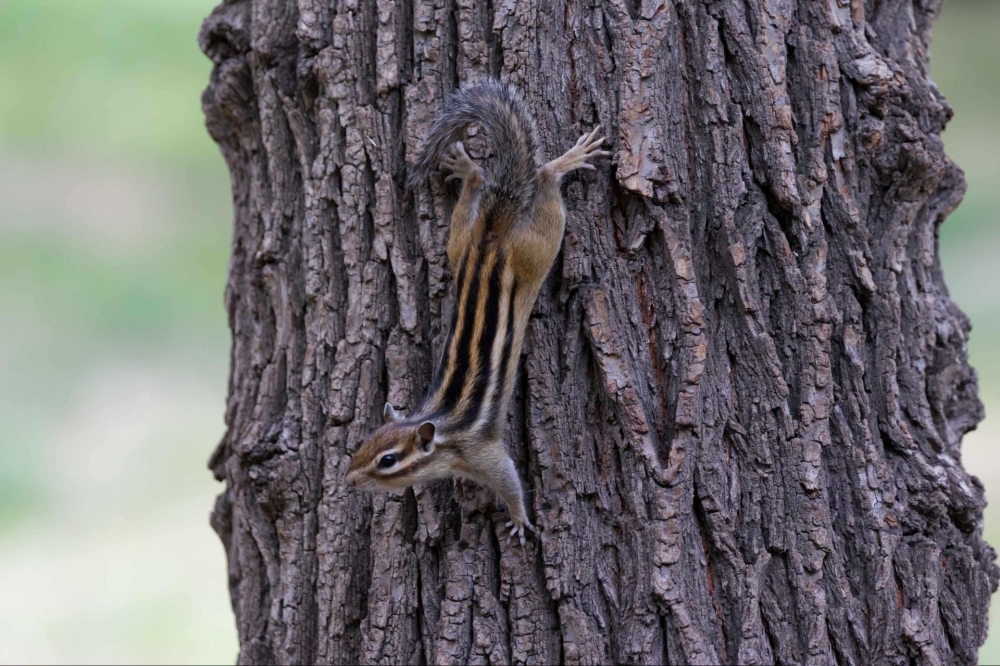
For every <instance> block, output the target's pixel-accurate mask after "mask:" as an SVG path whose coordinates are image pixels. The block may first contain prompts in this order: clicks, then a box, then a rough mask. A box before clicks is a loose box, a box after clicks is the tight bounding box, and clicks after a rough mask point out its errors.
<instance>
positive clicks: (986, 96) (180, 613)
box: [0, 0, 1000, 663]
mask: <svg viewBox="0 0 1000 666" xmlns="http://www.w3.org/2000/svg"><path fill="white" fill-rule="evenodd" d="M214 4H215V0H5V1H4V2H3V3H0V90H2V91H3V94H2V95H0V330H2V331H3V335H2V336H0V433H3V434H2V435H0V459H2V460H3V461H4V464H3V465H0V590H3V593H2V594H0V662H28V661H31V662H38V661H75V662H102V661H103V662H109V661H117V662H121V661H126V662H141V661H145V662H231V661H232V660H233V659H234V657H235V653H236V639H235V631H234V628H233V622H232V616H231V613H230V610H229V604H228V594H227V590H226V569H225V563H224V558H223V554H222V548H221V545H220V544H219V542H218V539H217V538H216V537H215V535H214V534H213V533H212V532H211V530H210V528H209V527H208V520H207V515H208V511H209V508H210V507H211V505H212V501H213V497H214V495H215V493H216V492H218V489H219V488H218V486H217V485H216V484H215V482H214V481H213V480H212V478H211V475H210V474H209V473H208V471H207V470H206V469H205V462H206V460H207V458H208V455H209V454H210V452H211V450H212V447H213V446H214V444H215V442H216V441H217V440H218V438H219V437H220V435H221V433H222V413H223V407H224V398H225V384H226V365H227V362H228V333H227V330H226V322H225V312H224V309H223V304H222V292H223V287H224V283H225V270H226V261H227V254H228V246H229V236H230V220H231V211H230V198H229V180H228V176H227V174H226V170H225V166H224V164H223V162H222V160H221V158H220V157H219V154H218V151H217V149H216V147H215V145H214V144H213V143H212V142H211V140H210V139H209V138H208V136H207V135H206V133H205V131H204V127H203V119H202V115H201V110H200V102H199V100H200V94H201V90H202V89H203V88H204V86H205V84H206V82H207V80H208V75H209V72H210V63H209V62H208V60H207V59H206V58H204V56H202V55H201V53H200V52H199V51H198V48H197V43H196V35H197V31H198V28H199V25H200V22H201V20H202V19H203V18H204V17H205V16H206V15H207V14H208V13H209V11H211V9H212V6H213V5H214ZM998 34H1000V2H996V1H995V0H964V1H960V0H948V1H947V2H946V3H945V7H944V11H943V14H942V17H941V18H940V19H939V20H938V22H937V24H936V27H935V35H934V43H933V48H932V75H933V78H934V79H935V81H936V82H937V84H938V85H939V86H940V88H941V90H942V91H943V92H944V94H945V95H946V96H947V98H948V100H949V101H950V103H951V104H952V106H953V107H954V109H955V112H956V116H955V118H954V120H953V121H952V122H951V124H950V125H949V128H948V130H947V132H946V133H945V136H944V139H945V144H946V147H947V149H948V152H949V154H950V155H951V156H952V158H953V159H954V160H955V161H956V162H957V163H958V164H959V165H960V166H961V167H962V168H963V169H964V170H965V172H966V176H967V178H968V183H969V190H968V193H967V195H966V198H965V202H964V203H963V204H962V206H961V207H959V209H958V210H957V211H956V212H955V213H954V214H953V215H952V216H951V217H950V218H949V219H948V221H947V222H946V223H945V224H944V226H943V227H942V230H941V255H942V262H943V265H944V268H945V275H946V276H947V280H948V284H949V287H950V288H951V292H952V296H953V298H954V299H955V300H956V301H957V302H958V303H959V305H960V306H961V307H962V308H963V309H964V310H965V312H966V313H967V314H968V315H969V317H970V318H971V320H972V321H973V323H974V325H975V330H974V332H973V336H972V340H971V342H970V354H971V359H972V362H973V364H974V365H975V366H976V367H977V369H978V370H979V374H980V378H981V386H982V389H983V391H982V393H983V400H984V402H985V403H986V405H987V410H988V411H989V412H990V413H992V407H993V406H994V405H997V404H1000V349H998V348H997V347H996V346H995V345H992V344H991V342H992V341H993V340H995V339H996V338H997V334H998V333H1000V294H998V293H997V291H996V290H995V289H994V288H993V286H992V285H993V284H994V283H995V279H994V278H993V274H994V271H993V267H994V264H995V263H996V257H995V254H996V249H997V248H998V247H1000V224H997V222H998V221H1000V187H997V185H996V183H998V182H1000V151H998V150H996V146H997V145H1000V117H998V114H997V109H998V108H1000V50H997V49H996V48H995V42H996V36H997V35H998ZM991 424H992V420H988V421H987V422H986V423H985V424H984V427H983V428H982V429H981V430H980V431H978V432H976V433H973V434H972V435H970V436H969V437H968V438H967V440H966V445H965V452H964V460H965V464H966V466H967V467H969V468H970V469H974V470H976V473H977V474H979V475H980V477H981V478H982V479H983V480H984V482H985V484H986V488H987V490H988V491H989V492H990V493H991V494H994V493H998V492H1000V490H994V489H995V488H1000V461H997V462H994V461H993V460H992V458H993V457H994V456H992V455H991V454H990V451H991V449H992V447H994V446H995V445H996V444H997V442H998V441H1000V427H998V428H994V427H993V426H992V425H991ZM987 538H988V539H989V540H990V541H991V542H992V543H995V544H997V543H1000V516H998V519H994V515H993V509H992V508H990V509H988V510H987ZM994 608H995V609H996V610H1000V606H998V605H997V604H994ZM997 624H1000V617H997V616H995V617H994V622H993V626H994V627H995V626H997ZM981 661H982V662H983V663H1000V630H998V631H994V632H992V633H991V637H990V640H989V641H988V643H987V645H986V646H985V647H984V649H983V651H982V653H981Z"/></svg>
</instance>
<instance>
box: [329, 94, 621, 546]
mask: <svg viewBox="0 0 1000 666" xmlns="http://www.w3.org/2000/svg"><path fill="white" fill-rule="evenodd" d="M490 96H497V97H496V99H493V98H491V97H490ZM453 99H457V100H458V101H459V102H462V103H464V104H467V105H468V104H469V100H474V101H475V102H476V103H477V104H479V105H480V106H483V107H489V108H491V109H496V108H499V109H501V110H503V109H505V108H506V111H505V112H504V113H494V114H493V115H489V114H487V115H485V116H483V117H480V118H478V121H479V122H480V123H483V124H484V125H485V126H486V129H487V133H488V135H489V136H490V137H492V138H494V139H496V138H498V137H499V138H504V139H506V140H508V141H511V142H514V143H516V144H517V146H505V145H501V146H498V151H497V152H498V153H500V154H502V155H505V158H504V160H505V161H504V162H503V165H502V168H503V174H502V176H503V178H502V180H504V182H502V183H501V185H500V186H497V185H496V184H494V183H491V182H489V181H488V180H487V179H486V176H485V174H484V173H483V170H482V169H481V168H480V167H479V166H478V165H476V163H475V162H473V161H472V159H470V158H469V156H468V155H467V154H466V153H465V149H464V147H463V146H462V144H461V142H458V143H455V144H454V145H453V146H452V148H451V150H450V151H449V152H447V154H445V155H443V156H442V157H441V158H440V164H441V168H442V169H444V170H446V171H449V172H450V175H449V176H448V179H449V180H450V179H460V180H461V181H462V190H461V192H460V194H459V198H458V201H457V202H456V204H455V209H454V211H453V213H452V217H451V229H450V235H449V239H448V259H449V263H450V264H451V270H452V274H453V275H454V276H455V277H456V281H457V282H456V285H455V289H456V307H457V309H458V312H457V316H456V319H455V327H454V330H452V332H451V333H452V334H451V336H450V338H449V340H450V344H449V345H448V346H447V348H446V349H445V350H444V357H443V358H442V360H441V369H440V371H439V372H440V374H439V382H438V383H437V384H436V385H435V386H433V387H432V389H431V391H430V392H429V393H428V396H427V398H426V399H425V400H424V403H423V405H422V406H421V407H420V409H418V410H417V413H416V414H415V415H414V416H412V417H410V418H401V417H399V415H397V414H395V412H394V410H392V408H391V407H389V406H388V405H387V406H386V419H387V421H386V424H385V425H383V426H382V427H381V428H379V429H378V430H377V431H376V432H375V433H374V434H373V435H372V437H371V438H370V439H369V440H368V441H367V442H365V443H364V444H363V445H362V446H361V447H360V448H359V449H358V451H357V452H356V453H355V454H354V456H353V458H352V459H351V465H350V469H349V471H348V474H347V481H348V483H351V484H354V485H358V486H359V487H363V488H365V489H369V490H375V489H379V488H382V489H388V488H400V487H405V486H409V485H413V484H414V483H420V482H426V481H431V480H434V479H439V478H444V477H450V476H459V477H464V478H468V479H471V480H474V481H476V482H477V483H480V484H482V485H484V486H486V487H488V488H490V489H492V490H493V491H495V492H496V493H497V494H498V495H499V496H500V498H501V499H502V500H503V501H504V503H505V504H506V505H507V508H508V510H509V511H510V514H511V523H510V525H511V526H512V529H511V534H512V535H518V536H520V537H521V540H522V541H523V528H524V527H528V528H529V529H532V527H531V523H530V522H529V521H528V517H527V513H526V511H525V506H524V501H523V498H522V491H521V481H520V478H519V477H518V474H517V470H516V469H515V467H514V463H513V461H512V460H511V458H510V456H508V455H507V452H506V450H505V448H504V445H503V440H502V437H501V435H502V427H501V424H502V421H503V417H504V416H505V415H506V411H507V404H508V401H509V399H510V395H511V392H512V388H513V384H514V378H515V376H516V373H517V365H518V363H517V361H518V358H519V356H520V350H521V343H522V341H523V339H524V332H525V329H526V327H527V322H528V318H529V316H530V315H531V310H532V308H533V306H534V303H535V298H536V297H537V295H538V290H539V289H540V287H541V285H542V282H543V281H544V280H545V277H546V275H548V272H549V270H550V269H551V267H552V264H553V262H554V261H555V258H556V255H557V254H558V253H559V247H560V245H561V244H562V237H563V231H564V228H565V219H566V218H565V212H564V210H563V203H562V196H561V195H560V192H559V183H560V180H561V178H562V177H563V176H564V175H565V174H567V173H569V172H570V171H573V170H575V169H581V168H582V169H593V168H594V167H593V166H592V165H591V164H590V163H589V160H591V159H593V158H595V157H598V156H602V155H607V154H608V153H607V152H605V151H602V150H599V147H600V145H601V143H602V142H603V140H604V139H603V137H602V138H600V139H595V136H596V134H597V129H594V130H593V131H592V132H590V133H589V135H584V136H582V137H580V140H579V141H577V143H576V145H575V146H574V147H573V148H571V149H570V150H568V151H567V152H566V153H564V154H563V155H562V156H561V157H559V158H557V159H555V160H552V161H551V162H549V163H547V164H545V165H544V166H543V167H541V168H535V166H534V158H533V155H532V153H531V152H530V151H531V150H533V146H534V145H535V144H536V143H537V141H536V139H535V137H534V122H533V121H525V119H524V114H525V111H524V108H525V107H524V105H523V102H522V101H520V96H519V95H517V93H516V91H512V90H511V89H508V88H506V87H503V86H501V85H500V84H499V83H497V82H488V83H486V84H484V83H483V82H480V83H477V84H475V86H474V87H473V89H470V90H465V89H463V91H461V92H460V93H457V94H456V95H455V96H454V97H453ZM511 100H514V102H516V104H514V105H512V102H511ZM505 105H507V106H506V107H505ZM459 111H461V112H462V113H465V111H467V109H464V108H463V109H459V110H458V111H456V110H455V109H450V110H449V109H448V108H447V107H446V109H445V111H444V112H443V115H442V118H443V119H444V120H443V121H440V122H438V123H436V124H435V128H438V131H439V135H435V134H434V130H432V136H431V137H430V138H429V139H428V141H429V146H430V148H427V149H425V151H424V156H423V157H422V159H423V160H424V161H423V162H421V165H420V166H421V169H423V171H424V172H426V170H427V160H429V159H431V158H432V157H433V156H434V155H435V154H436V152H435V151H438V152H439V151H440V145H441V144H442V141H444V139H445V138H448V137H452V136H461V135H460V134H459V130H462V131H464V130H465V129H466V127H467V126H468V125H469V124H471V120H469V121H468V122H466V119H465V116H462V113H459ZM466 115H468V114H467V113H466ZM460 121H461V122H460ZM490 122H495V123H501V124H503V126H502V127H493V126H490V124H489V123H490ZM463 123H464V124H463ZM445 134H446V135H447V137H445V136H444V135H445ZM529 148H530V150H529ZM515 159H516V160H520V162H518V163H512V162H511V160H515ZM528 160H530V164H528V163H526V162H527V161H528ZM511 179H521V180H524V179H528V180H530V182H520V181H518V182H511ZM525 193H531V197H530V199H527V200H526V199H524V198H523V197H524V196H525ZM498 197H499V199H498ZM484 201H488V202H490V205H488V206H484V205H482V204H483V202H484ZM527 211H531V213H530V214H528V215H526V214H525V213H526V212H527ZM477 269H478V270H477ZM494 278H498V281H496V282H491V280H492V279H494ZM473 296H474V298H473ZM511 301H512V307H508V303H509V302H511ZM491 303H493V304H495V308H496V309H492V308H491V307H490V304H491ZM511 311H512V313H513V322H512V323H511V322H508V321H507V318H508V316H509V315H510V312H511ZM490 322H492V327H491V326H490ZM470 324H471V330H467V328H468V326H469V325H470ZM487 331H490V332H492V336H493V337H491V338H486V339H485V342H484V340H483V337H484V336H486V335H487ZM463 335H464V336H466V339H465V340H464V341H465V342H466V349H465V352H464V353H463V351H462V346H463V345H462V343H463ZM481 343H484V344H488V345H489V347H488V349H486V350H482V349H481ZM484 351H485V353H484ZM504 355H506V356H507V363H506V366H505V367H502V359H503V356H504ZM501 370H503V372H501ZM501 375H502V376H501ZM477 379H478V382H479V383H478V384H477ZM460 380H461V381H460ZM449 389H450V390H451V393H449ZM456 391H457V393H458V396H457V399H454V402H451V400H452V399H453V398H455V396H454V393H455V392H456ZM470 415H471V418H472V421H471V423H466V422H467V421H469V420H470ZM428 433H433V437H432V438H431V439H429V440H428V437H427V434H428ZM421 434H422V435H423V436H421ZM386 453H394V454H396V455H397V460H396V462H395V464H393V465H392V466H389V467H386V468H384V469H380V468H379V467H378V464H379V461H380V460H382V458H383V456H385V455H386Z"/></svg>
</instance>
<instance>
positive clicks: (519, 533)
mask: <svg viewBox="0 0 1000 666" xmlns="http://www.w3.org/2000/svg"><path fill="white" fill-rule="evenodd" d="M507 529H509V530H510V534H508V535H507V546H508V547H509V546H510V545H511V542H512V541H513V540H514V539H517V540H518V541H520V542H521V546H524V530H525V529H527V530H528V531H529V532H537V531H538V530H536V529H535V526H534V525H532V524H531V523H529V522H527V521H524V522H521V521H518V520H511V521H508V522H507Z"/></svg>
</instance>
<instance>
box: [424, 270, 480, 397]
mask: <svg viewBox="0 0 1000 666" xmlns="http://www.w3.org/2000/svg"><path fill="white" fill-rule="evenodd" d="M468 258H469V251H468V250H466V251H465V254H464V255H463V256H462V261H461V263H459V265H458V275H456V276H455V306H454V307H453V308H452V313H451V326H450V327H449V328H448V337H447V338H446V339H445V341H444V349H442V350H441V359H440V360H439V361H438V366H437V370H435V372H434V380H433V381H432V382H431V385H430V387H428V389H427V393H426V394H424V402H427V401H428V400H430V399H431V398H432V397H433V396H434V393H435V392H436V391H437V390H438V389H439V388H440V387H441V382H443V381H444V373H445V371H446V370H447V369H448V354H449V352H450V351H451V345H452V342H453V341H454V339H455V328H456V327H457V326H458V311H459V310H461V309H462V300H461V299H462V293H461V291H462V281H463V280H464V278H465V271H466V270H467V269H466V266H467V265H468V261H467V259H468Z"/></svg>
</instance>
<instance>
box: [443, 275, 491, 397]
mask: <svg viewBox="0 0 1000 666" xmlns="http://www.w3.org/2000/svg"><path fill="white" fill-rule="evenodd" d="M482 266H483V262H482V261H477V262H476V266H475V269H474V270H473V273H472V278H471V279H472V282H471V283H470V284H469V297H468V298H467V299H465V311H464V312H463V313H462V316H463V319H462V336H461V337H460V338H459V339H458V349H456V350H455V359H454V360H455V367H454V370H453V371H452V373H451V377H450V378H449V379H448V385H447V387H446V388H445V391H444V397H443V398H442V399H441V404H440V406H439V407H440V411H443V412H444V413H448V412H450V411H451V410H452V409H453V408H454V407H455V403H457V402H458V399H459V398H460V397H461V395H462V387H463V386H465V376H466V375H467V374H468V373H469V347H470V346H471V345H472V329H473V327H474V326H475V323H476V307H477V305H478V304H479V271H480V269H481V268H482ZM467 270H468V269H467V268H466V267H465V266H464V265H463V266H462V269H461V272H462V273H465V272H466V271H467ZM458 307H459V308H461V301H459V304H458ZM455 321H456V322H457V321H458V311H457V310H456V312H455ZM452 331H453V333H452V334H454V329H452ZM446 353H447V352H446ZM441 362H442V365H443V364H445V363H447V362H448V357H447V356H446V357H445V358H444V359H442V361H441Z"/></svg>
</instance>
